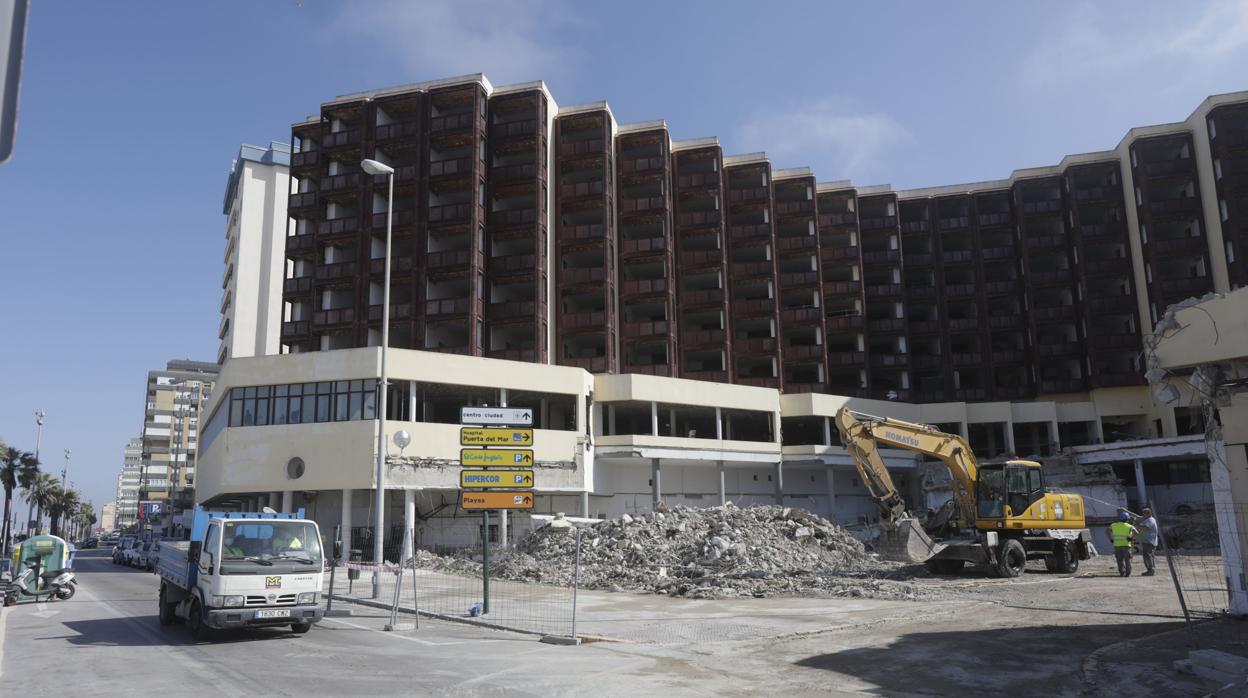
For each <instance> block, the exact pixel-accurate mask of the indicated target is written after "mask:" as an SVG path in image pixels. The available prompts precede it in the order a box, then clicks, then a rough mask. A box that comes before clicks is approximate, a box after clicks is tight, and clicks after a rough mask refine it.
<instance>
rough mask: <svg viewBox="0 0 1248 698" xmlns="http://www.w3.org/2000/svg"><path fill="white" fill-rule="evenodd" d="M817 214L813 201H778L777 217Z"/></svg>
mask: <svg viewBox="0 0 1248 698" xmlns="http://www.w3.org/2000/svg"><path fill="white" fill-rule="evenodd" d="M814 212H815V202H813V201H777V202H776V215H777V216H793V215H810V214H812V213H814Z"/></svg>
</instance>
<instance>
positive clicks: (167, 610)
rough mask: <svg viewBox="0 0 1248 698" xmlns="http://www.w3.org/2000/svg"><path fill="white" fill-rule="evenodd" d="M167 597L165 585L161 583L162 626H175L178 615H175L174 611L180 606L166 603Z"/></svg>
mask: <svg viewBox="0 0 1248 698" xmlns="http://www.w3.org/2000/svg"><path fill="white" fill-rule="evenodd" d="M166 596H167V594H166V591H165V583H164V582H161V583H160V624H161V625H173V621H174V620H176V619H177V615H176V614H175V613H174V609H175V608H177V605H178V604H176V603H169V602H168V601H165V597H166Z"/></svg>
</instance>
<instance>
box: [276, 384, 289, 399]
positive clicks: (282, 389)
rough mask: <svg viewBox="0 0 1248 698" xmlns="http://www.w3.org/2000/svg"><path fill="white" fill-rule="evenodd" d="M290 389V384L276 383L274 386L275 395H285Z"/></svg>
mask: <svg viewBox="0 0 1248 698" xmlns="http://www.w3.org/2000/svg"><path fill="white" fill-rule="evenodd" d="M288 390H290V386H289V385H275V386H273V396H274V397H285V396H286V393H287V391H288Z"/></svg>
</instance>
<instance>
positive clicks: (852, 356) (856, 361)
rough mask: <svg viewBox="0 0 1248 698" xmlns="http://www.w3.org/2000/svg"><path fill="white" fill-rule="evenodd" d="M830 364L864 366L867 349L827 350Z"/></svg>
mask: <svg viewBox="0 0 1248 698" xmlns="http://www.w3.org/2000/svg"><path fill="white" fill-rule="evenodd" d="M827 363H829V366H862V365H864V363H866V352H865V351H830V352H827Z"/></svg>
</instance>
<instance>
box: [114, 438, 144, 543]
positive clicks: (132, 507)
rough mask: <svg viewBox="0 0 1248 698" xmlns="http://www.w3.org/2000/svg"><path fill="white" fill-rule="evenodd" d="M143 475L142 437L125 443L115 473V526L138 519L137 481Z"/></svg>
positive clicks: (127, 523)
mask: <svg viewBox="0 0 1248 698" xmlns="http://www.w3.org/2000/svg"><path fill="white" fill-rule="evenodd" d="M142 477H143V438H142V437H138V436H136V437H134V438H133V439H130V443H128V444H126V448H125V451H124V460H123V461H122V466H121V473H120V474H118V475H117V526H118V527H125V526H129V525H131V524H133V523H134V522H135V521H136V520H137V519H138V512H139V481H140V479H141V478H142Z"/></svg>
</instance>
